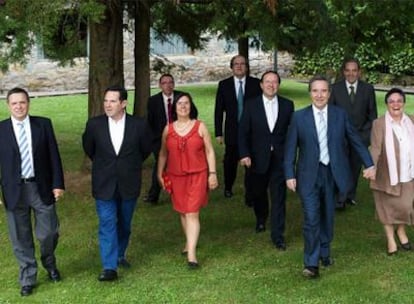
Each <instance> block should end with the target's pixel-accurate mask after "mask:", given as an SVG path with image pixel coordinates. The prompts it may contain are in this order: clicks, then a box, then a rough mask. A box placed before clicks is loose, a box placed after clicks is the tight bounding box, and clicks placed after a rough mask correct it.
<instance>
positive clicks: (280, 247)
mask: <svg viewBox="0 0 414 304" xmlns="http://www.w3.org/2000/svg"><path fill="white" fill-rule="evenodd" d="M275 247H276V249H277V250H280V251H286V244H285V242H279V243H276V245H275Z"/></svg>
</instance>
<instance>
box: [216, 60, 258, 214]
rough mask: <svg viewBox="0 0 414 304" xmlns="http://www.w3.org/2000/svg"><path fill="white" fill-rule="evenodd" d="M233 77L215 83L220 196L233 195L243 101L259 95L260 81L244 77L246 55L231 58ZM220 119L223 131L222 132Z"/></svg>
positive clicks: (247, 197)
mask: <svg viewBox="0 0 414 304" xmlns="http://www.w3.org/2000/svg"><path fill="white" fill-rule="evenodd" d="M230 68H231V70H232V72H233V76H231V77H229V78H227V79H224V80H222V81H220V82H219V84H218V89H217V94H216V105H215V110H214V127H215V134H216V139H217V142H218V143H219V144H220V145H221V144H223V137H224V143H225V151H224V160H223V165H224V196H225V197H226V198H230V197H232V196H233V184H234V181H235V180H236V176H237V166H238V162H239V149H238V125H239V120H240V118H241V113H242V112H243V106H244V104H245V102H246V100H248V99H250V98H253V97H256V96H259V95H261V94H262V91H261V89H260V81H259V79H257V78H255V77H250V76H247V74H248V70H249V65H248V62H247V61H246V58H244V56H241V55H236V56H234V57H233V58H231V61H230ZM223 122H224V133H223ZM244 186H245V203H246V205H248V206H250V207H251V205H252V198H251V196H252V194H251V186H250V182H249V170H245V175H244Z"/></svg>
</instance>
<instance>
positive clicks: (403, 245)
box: [401, 242, 413, 251]
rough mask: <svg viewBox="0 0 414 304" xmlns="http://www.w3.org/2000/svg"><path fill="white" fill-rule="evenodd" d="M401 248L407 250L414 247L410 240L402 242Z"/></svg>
mask: <svg viewBox="0 0 414 304" xmlns="http://www.w3.org/2000/svg"><path fill="white" fill-rule="evenodd" d="M401 248H402V249H403V250H405V251H410V250H412V249H413V247H412V246H411V243H410V242H407V243H405V244H401Z"/></svg>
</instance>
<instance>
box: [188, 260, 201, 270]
mask: <svg viewBox="0 0 414 304" xmlns="http://www.w3.org/2000/svg"><path fill="white" fill-rule="evenodd" d="M187 265H188V269H198V268H200V264H198V262H188V264H187Z"/></svg>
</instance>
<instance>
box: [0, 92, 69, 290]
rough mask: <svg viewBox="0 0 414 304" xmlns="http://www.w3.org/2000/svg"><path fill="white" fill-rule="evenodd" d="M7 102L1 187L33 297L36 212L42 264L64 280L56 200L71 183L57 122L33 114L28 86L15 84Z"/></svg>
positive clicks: (1, 130) (24, 282)
mask: <svg viewBox="0 0 414 304" xmlns="http://www.w3.org/2000/svg"><path fill="white" fill-rule="evenodd" d="M7 105H8V108H9V111H10V114H11V117H10V118H9V119H6V120H3V121H2V122H0V134H1V135H0V166H1V188H2V192H3V199H4V203H5V206H6V214H7V222H8V227H9V235H10V240H11V243H12V245H13V252H14V255H15V256H16V259H17V261H18V263H19V268H20V270H19V282H20V285H21V290H20V294H21V295H22V296H28V295H30V294H31V293H32V291H33V288H34V287H35V285H36V280H37V262H36V257H35V247H34V244H33V233H32V220H31V217H32V215H31V213H32V211H33V214H34V219H35V227H34V228H35V229H34V230H35V235H36V238H37V239H38V240H39V243H40V257H41V261H42V265H43V267H44V268H45V269H46V270H47V272H48V276H49V279H50V280H52V281H53V282H57V281H60V279H61V277H60V273H59V271H58V269H57V267H56V257H55V253H54V252H55V249H56V246H57V243H58V236H59V222H58V217H57V214H56V209H55V205H54V204H55V202H56V201H57V200H58V199H59V198H61V197H62V196H63V192H64V187H65V186H64V181H63V170H62V163H61V159H60V155H59V150H58V146H57V143H56V139H55V135H54V132H53V127H52V123H51V121H50V120H49V119H47V118H43V117H36V116H29V105H30V98H29V95H28V93H27V91H25V90H24V89H21V88H14V89H11V90H10V91H9V92H8V93H7Z"/></svg>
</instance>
